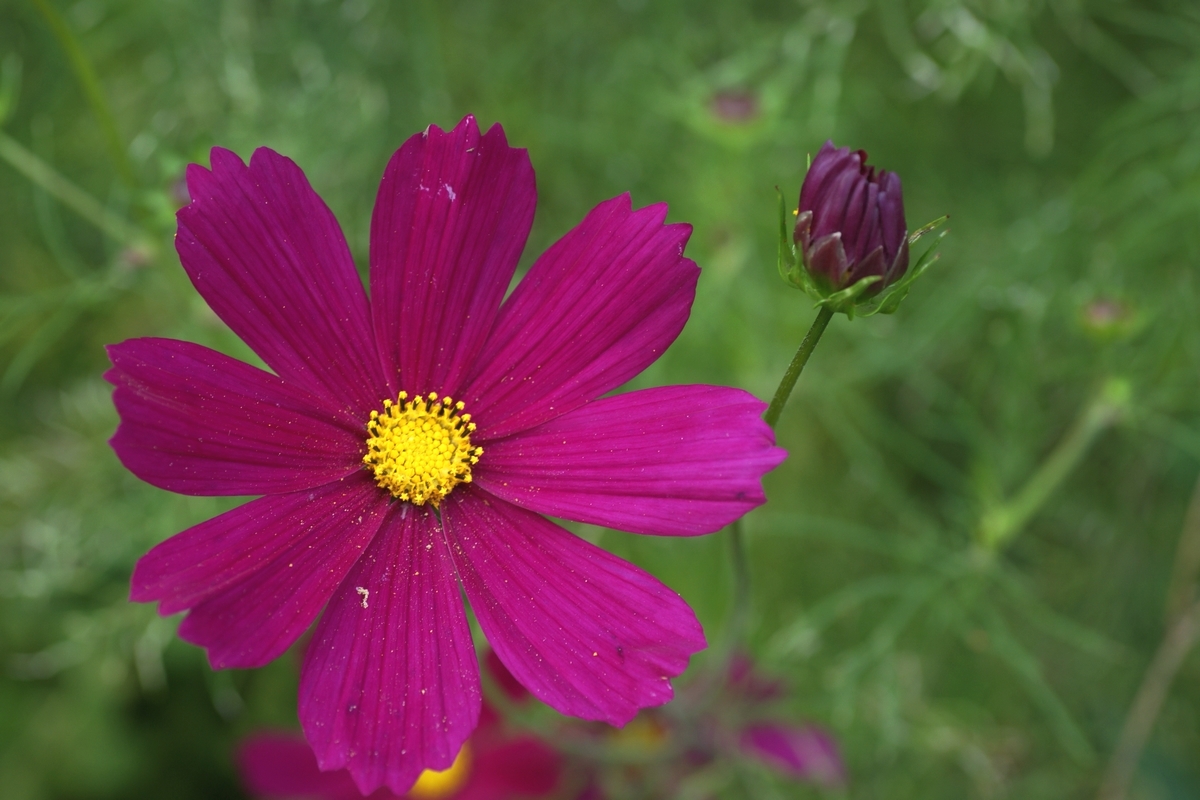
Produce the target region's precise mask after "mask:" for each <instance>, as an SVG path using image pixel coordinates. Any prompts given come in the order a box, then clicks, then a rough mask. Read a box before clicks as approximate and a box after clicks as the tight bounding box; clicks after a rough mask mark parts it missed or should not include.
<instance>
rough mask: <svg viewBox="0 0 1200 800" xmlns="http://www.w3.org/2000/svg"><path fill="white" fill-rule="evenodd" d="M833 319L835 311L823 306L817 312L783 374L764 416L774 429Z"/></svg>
mask: <svg viewBox="0 0 1200 800" xmlns="http://www.w3.org/2000/svg"><path fill="white" fill-rule="evenodd" d="M831 319H833V311H831V310H830V309H829V308H828V307H827V306H821V310H820V311H818V312H817V318H816V319H814V320H813V323H812V327H810V328H809V329H808V333H806V334H805V335H804V341H802V342H800V349H799V350H797V351H796V355H795V357H793V358H792V363H791V364H788V368H787V372H785V373H783V380H781V381H780V382H779V388H778V389H776V390H775V396H774V397H772V398H771V405H770V406H768V407H767V413H766V414H764V415H763V419H764V420H765V421H766V423H767V424H768V425H770V426H771V427H772V428H774V427H775V423H777V422H779V415H780V414H782V413H783V407H784V406H785V405H787V401H788V398H789V397H791V394H792V389H794V388H795V387H796V380H797V379H798V378H799V377H800V373H801V372H802V371H804V365H805V364H807V363H808V357H809V356H811V355H812V352H813V350H814V349H816V346H817V342H819V341H821V334H823V333H825V328H826V326H828V325H829V320H831Z"/></svg>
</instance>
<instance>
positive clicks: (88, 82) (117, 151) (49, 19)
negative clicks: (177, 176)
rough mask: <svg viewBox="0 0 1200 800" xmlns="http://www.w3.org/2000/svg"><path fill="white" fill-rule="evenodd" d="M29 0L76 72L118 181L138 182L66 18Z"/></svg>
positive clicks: (43, 2) (43, 1) (43, 0)
mask: <svg viewBox="0 0 1200 800" xmlns="http://www.w3.org/2000/svg"><path fill="white" fill-rule="evenodd" d="M32 2H33V5H34V6H35V7H36V8H37V10H38V11H39V12H40V13H41V15H42V17H43V18H44V19H45V20H46V24H47V25H49V26H50V30H51V31H52V32H53V33H54V38H55V39H57V40H58V44H59V45H60V46H61V47H62V49H63V50H64V51H66V54H67V58H68V59H69V60H70V62H71V69H72V70H74V71H75V77H76V79H77V80H78V81H79V85H80V87H81V88H82V89H83V94H84V96H85V97H87V101H88V105H89V106H91V107H92V113H93V114H95V115H96V121H97V122H98V123H100V130H101V132H102V133H103V134H104V141H105V144H107V145H108V151H109V154H110V155H111V156H112V159H113V163H114V164H116V167H117V173H118V174H119V175H120V176H121V181H122V182H123V183H124V184H125V185H126V186H129V187H130V188H133V187H134V186H136V185H137V178H136V177H135V176H134V172H133V164H131V163H130V161H129V154H128V153H127V152H126V151H125V145H123V144H122V143H121V135H120V134H119V133H118V132H117V122H116V120H115V119H114V118H113V115H112V111H111V110H109V107H108V100H107V99H105V97H104V89H103V88H102V87H101V86H100V79H99V78H98V77H97V76H96V71H95V70H94V69H92V65H91V62H89V61H88V59H87V55H85V54H84V52H83V48H82V47H81V46H80V44H79V40H78V39H77V38H75V34H74V33H73V32H72V31H71V28H70V26H69V25H67V21H66V20H65V19H63V16H62V14H60V13H58V9H56V8H55V7H54V6H53V5H51V4H50V0H32Z"/></svg>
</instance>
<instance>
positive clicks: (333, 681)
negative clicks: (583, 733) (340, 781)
mask: <svg viewBox="0 0 1200 800" xmlns="http://www.w3.org/2000/svg"><path fill="white" fill-rule="evenodd" d="M393 508H394V509H395V511H393V514H392V516H391V519H390V521H389V522H388V524H387V527H386V529H385V530H384V531H383V532H382V533H381V535H380V536H378V537H377V538H376V540H375V542H374V543H373V544H372V545H371V548H370V549H369V550H368V551H367V552H366V554H364V556H363V557H362V559H360V560H359V562H358V564H356V565H355V567H354V569H353V570H352V571H351V572H350V574H349V575H348V576H347V577H346V580H345V581H344V582H343V583H342V585H341V587H340V588H339V589H338V591H337V593H336V594H335V595H334V597H333V600H331V601H330V603H329V608H328V610H326V612H325V615H324V616H323V617H322V618H321V622H320V624H319V625H318V626H317V631H316V634H315V635H314V636H313V641H312V643H311V644H310V645H309V647H308V651H307V653H306V654H305V659H304V667H303V669H302V671H301V675H300V701H299V708H300V723H301V725H302V726H303V727H304V732H305V736H306V737H307V739H308V741H309V743H310V744H311V745H312V746H313V750H314V752H316V755H317V762H318V763H319V764H320V765H321V768H322V769H327V770H328V769H349V770H350V773H351V775H353V776H354V780H355V783H356V784H357V785H358V787H359V789H360V790H361V791H362V792H363V793H364V794H366V793H369V792H372V791H375V790H376V789H377V788H379V787H380V786H381V785H385V784H386V785H387V786H388V787H389V788H390V789H391V790H392V791H394V792H396V793H397V794H403V793H404V792H406V791H408V789H409V787H410V786H412V784H413V782H414V781H416V779H417V777H418V776H419V775H420V774H421V771H422V770H425V769H436V770H442V769H446V768H448V767H449V766H450V765H451V764H452V763H453V762H454V757H455V756H456V755H458V751H459V749H460V748H461V747H462V743H463V742H464V741H466V739H467V737H468V736H469V735H470V733H471V731H472V730H473V729H474V727H475V725H476V723H477V722H478V720H479V709H480V702H481V700H480V698H481V695H480V691H479V666H478V664H477V662H476V660H475V651H474V647H473V645H472V644H471V631H470V629H469V628H468V626H467V620H466V614H465V612H464V610H463V604H462V597H461V595H460V593H459V588H458V582H457V581H456V580H455V577H454V566H453V563H452V562H451V560H450V555H449V553H448V552H447V550H446V544H445V540H444V538H443V536H442V533H441V531H440V530H438V525H437V518H436V517H435V516H434V514H433V512H432V511H430V510H428V509H426V508H424V507H418V506H412V505H409V504H407V503H396V504H394V505H393Z"/></svg>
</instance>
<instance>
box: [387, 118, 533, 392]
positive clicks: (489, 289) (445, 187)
mask: <svg viewBox="0 0 1200 800" xmlns="http://www.w3.org/2000/svg"><path fill="white" fill-rule="evenodd" d="M536 203H537V190H536V188H535V186H534V179H533V167H532V166H531V165H530V163H529V154H528V153H526V151H524V150H518V149H514V148H511V147H509V146H508V142H507V140H506V139H505V138H504V130H503V129H502V128H501V127H500V126H499V125H494V126H492V128H491V130H489V131H488V132H487V134H485V135H484V136H482V137H481V136H480V135H479V127H478V126H477V125H476V124H475V118H474V117H466V118H464V119H463V121H462V122H460V123H459V124H458V126H457V127H456V128H455V129H454V130H452V131H451V132H449V133H446V132H444V131H443V130H442V129H441V128H438V127H437V126H436V125H431V126H430V127H429V128H428V129H426V130H425V132H423V133H418V134H417V135H415V136H413V137H412V138H411V139H409V140H408V141H407V142H405V143H404V146H403V147H401V148H400V149H399V150H398V151H397V152H396V154H395V155H394V156H392V160H391V161H390V162H389V163H388V166H387V170H386V171H385V172H384V174H383V181H382V183H381V184H380V186H379V195H378V197H377V199H376V201H375V213H374V214H373V216H372V218H371V295H372V302H373V304H374V305H373V311H374V314H375V333H376V335H377V337H378V340H379V342H380V349H381V351H382V352H381V353H380V355H381V357H382V358H383V360H384V365H385V366H384V369H385V371H386V373H387V375H388V378H389V380H391V381H392V388H393V396H394V395H395V392H398V391H399V390H400V389H404V390H406V391H408V392H409V393H416V394H425V393H427V392H429V391H431V390H432V391H437V392H441V393H442V394H450V395H454V396H457V391H458V388H459V386H460V385H461V381H462V378H463V374H464V372H465V371H466V370H467V368H468V367H469V366H470V365H471V363H472V362H473V360H474V358H475V357H476V356H477V355H478V354H479V351H480V349H481V348H482V347H483V342H484V339H485V337H486V336H487V334H488V332H489V331H490V330H491V329H492V323H493V322H494V321H495V319H496V314H497V313H498V311H499V309H500V301H501V300H503V299H504V293H505V292H506V291H507V290H508V284H509V282H510V281H511V280H512V276H513V271H514V270H515V269H516V267H517V260H518V259H519V258H520V257H521V250H522V249H523V248H524V247H525V239H526V238H527V237H528V236H529V227H530V225H531V224H532V223H533V209H534V206H535V205H536Z"/></svg>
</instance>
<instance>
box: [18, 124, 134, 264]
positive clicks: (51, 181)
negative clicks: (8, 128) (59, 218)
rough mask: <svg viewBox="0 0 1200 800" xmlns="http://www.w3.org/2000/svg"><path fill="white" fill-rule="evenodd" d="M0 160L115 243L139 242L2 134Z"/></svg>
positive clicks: (127, 226) (130, 228) (119, 221)
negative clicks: (114, 240)
mask: <svg viewBox="0 0 1200 800" xmlns="http://www.w3.org/2000/svg"><path fill="white" fill-rule="evenodd" d="M0 158H2V159H4V160H5V161H7V162H8V163H9V164H11V165H12V166H13V167H14V168H15V169H16V170H17V171H18V172H20V173H21V174H23V175H24V176H25V177H27V178H29V180H31V181H33V182H34V183H36V184H37V185H38V186H40V187H42V188H43V189H45V190H46V192H47V193H48V194H50V195H51V196H53V197H55V198H57V199H58V200H60V201H61V202H62V203H63V205H65V206H67V207H68V208H70V209H71V210H73V211H74V212H75V213H77V214H79V216H81V217H83V218H84V219H86V220H87V221H88V222H90V223H92V224H93V225H95V226H96V227H97V228H99V229H100V230H102V231H104V232H105V233H106V234H108V235H109V236H111V237H112V238H113V239H116V240H117V241H118V242H121V243H122V244H133V243H134V242H136V241H137V240H138V239H140V238H143V237H142V235H141V232H140V231H139V230H138V229H137V228H136V227H134V226H133V225H131V224H129V223H128V222H126V221H125V220H123V219H121V218H120V217H118V216H116V215H114V214H112V213H111V212H109V211H108V210H107V209H106V208H105V207H104V206H102V205H100V203H99V201H97V200H96V199H95V198H94V197H92V196H91V195H89V194H88V193H87V192H85V191H83V190H82V189H80V188H79V187H78V186H76V185H75V184H73V183H71V182H70V181H69V180H67V179H66V178H64V177H63V176H62V175H61V174H59V173H58V171H56V170H55V169H54V168H53V167H51V166H50V165H49V164H47V163H46V162H45V161H43V160H42V159H40V158H38V157H37V156H36V155H34V154H33V153H31V152H30V151H28V150H26V149H25V148H24V147H22V146H21V144H20V142H18V141H17V140H16V139H13V138H12V137H11V136H9V135H8V134H6V133H4V132H3V131H0Z"/></svg>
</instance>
